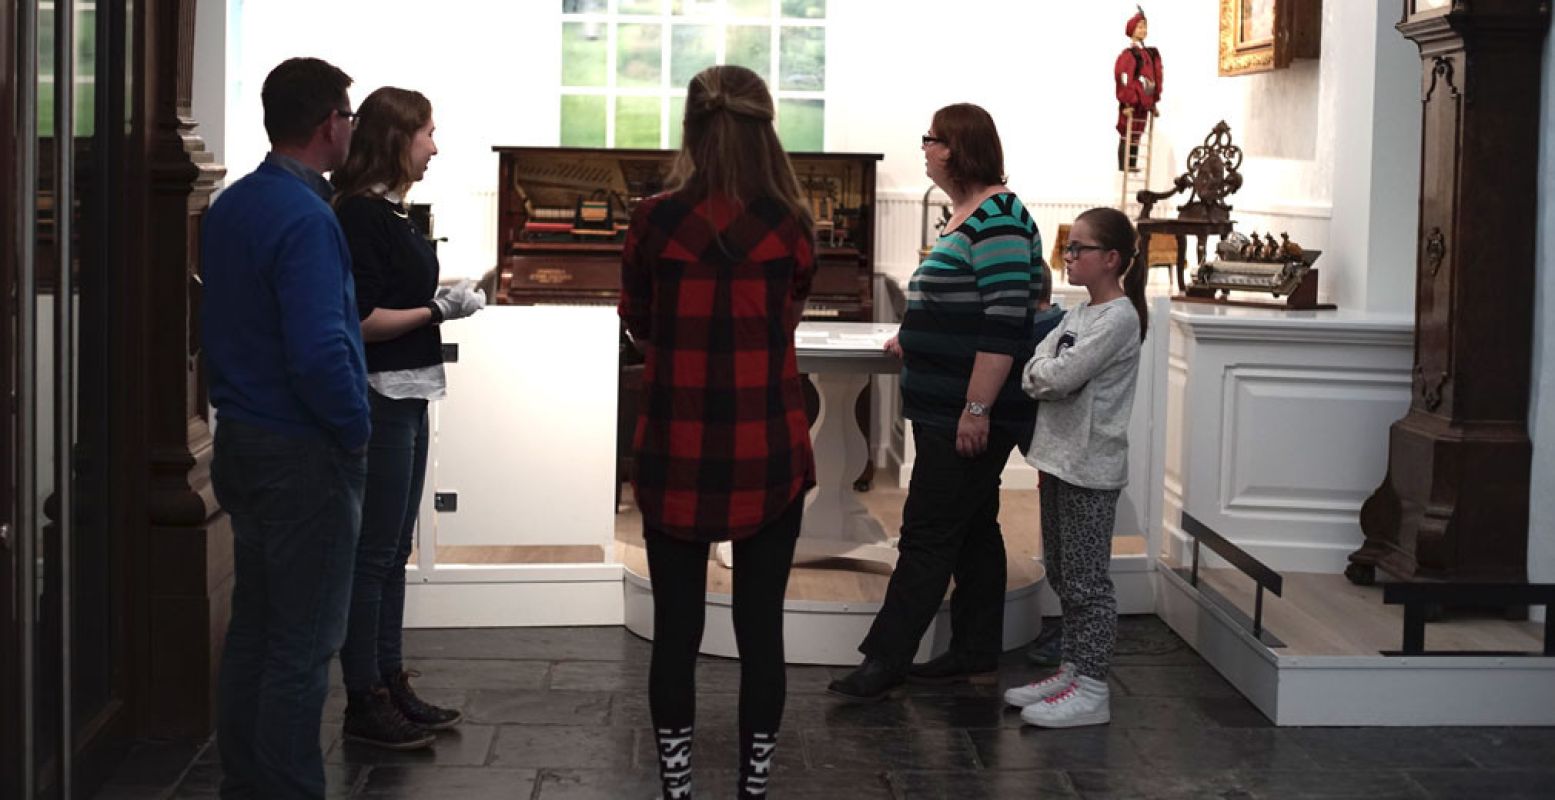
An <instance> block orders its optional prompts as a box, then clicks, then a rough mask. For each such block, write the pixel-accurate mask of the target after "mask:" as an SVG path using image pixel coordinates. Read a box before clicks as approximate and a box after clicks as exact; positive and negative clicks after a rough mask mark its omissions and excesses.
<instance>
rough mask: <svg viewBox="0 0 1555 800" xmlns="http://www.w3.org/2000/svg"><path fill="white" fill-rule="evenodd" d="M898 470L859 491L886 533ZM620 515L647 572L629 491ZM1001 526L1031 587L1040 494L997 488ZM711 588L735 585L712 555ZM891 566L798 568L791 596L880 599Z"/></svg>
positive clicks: (1022, 580)
mask: <svg viewBox="0 0 1555 800" xmlns="http://www.w3.org/2000/svg"><path fill="white" fill-rule="evenodd" d="M896 483H897V479H896V474H895V472H894V470H893V471H887V470H881V471H879V472H877V473H876V474H875V484H874V487H873V488H872V489H870V491H868V492H863V493H861V494H860V495H859V497H860V499H861V500H862V501H863V503H864V506H865V507H866V508H868V509H869V512H870V514H871V515H872V516H874V517H875V519H878V520H880V524H881V526H882V527H884V528H885V530H886V532H887V533H890V534H892V535H895V534H896V533H897V532H898V531H900V529H901V526H902V504H903V502H905V501H906V499H907V490H906V489H900V488H897V486H896ZM621 499H622V507H623V510H622V511H621V513H619V514H617V515H616V554H617V557H618V558H620V560H621V563H622V564H624V565H626V568H627V569H629V570H631V571H632V572H633V573H636V574H638V575H647V574H648V563H647V555H646V553H645V552H644V550H643V541H642V515H641V514H639V513H638V512H637V509H636V508H635V507H632V506H630V503H631V492H630V491H626V492H623V493H622V498H621ZM999 527H1000V528H1001V529H1002V530H1003V532H1004V546H1005V552H1006V554H1007V555H1008V558H1009V573H1008V580H1007V582H1006V586H1007V587H1008V588H1009V589H1015V588H1018V587H1023V586H1029V585H1031V583H1033V582H1034V581H1036V580H1037V579H1038V578H1039V577H1040V576H1041V574H1042V569H1041V566H1040V565H1039V564H1038V563H1037V561H1036V558H1037V557H1038V556H1039V555H1040V554H1041V552H1042V535H1041V524H1040V515H1039V505H1038V495H1037V492H1035V491H1030V490H1013V489H1005V490H1002V491H1000V492H999ZM1144 551H1145V541H1144V537H1143V536H1120V537H1116V538H1115V539H1114V540H1113V554H1114V555H1138V554H1142V553H1144ZM709 561H710V563H709V564H708V571H707V578H708V580H707V590H708V591H709V592H714V593H719V594H727V593H729V592H730V591H731V590H732V588H733V583H732V580H731V578H732V576H731V574H730V571H729V570H727V569H724V568H723V567H721V566H719V565H718V564H717V563H716V562H714V561H712V559H709ZM890 578H891V573H890V570H889V569H888V568H886V567H885V566H883V565H879V564H866V563H859V562H843V561H838V562H835V563H833V564H815V565H806V566H799V567H795V568H794V570H793V572H792V573H791V574H790V575H789V580H788V594H787V598H788V599H789V600H825V601H834V602H870V603H878V602H880V601H881V600H882V599H884V598H885V589H886V584H887V583H888V582H889V581H890Z"/></svg>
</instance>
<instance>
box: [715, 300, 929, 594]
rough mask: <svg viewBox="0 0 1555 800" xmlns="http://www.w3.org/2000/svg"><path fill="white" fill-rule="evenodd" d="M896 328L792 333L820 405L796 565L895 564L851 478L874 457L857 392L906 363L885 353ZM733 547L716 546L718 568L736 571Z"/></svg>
mask: <svg viewBox="0 0 1555 800" xmlns="http://www.w3.org/2000/svg"><path fill="white" fill-rule="evenodd" d="M896 328H897V326H896V325H895V324H894V323H870V322H803V323H800V325H799V329H798V331H797V332H796V333H795V335H794V343H795V349H796V350H797V352H798V355H799V371H800V372H802V373H807V374H809V376H810V380H811V382H812V383H813V384H814V386H815V391H816V394H817V395H818V397H819V399H820V411H819V413H818V414H817V416H816V419H815V423H814V424H813V425H811V426H810V436H811V440H812V441H813V442H814V448H815V490H814V491H812V492H811V493H810V496H809V497H807V498H806V499H805V510H804V521H803V523H802V524H801V526H800V529H799V543H798V545H797V546H796V547H795V549H794V563H795V564H806V563H813V562H816V561H825V560H828V559H834V558H845V559H853V560H859V561H875V562H879V563H881V564H886V565H888V566H892V567H894V566H896V545H895V542H894V540H893V538H892V537H891V536H889V535H887V533H886V532H885V529H884V528H882V527H881V526H880V522H879V520H876V519H875V518H874V517H873V516H871V515H870V513H869V509H867V508H865V507H864V504H863V503H861V502H859V499H858V497H856V496H855V495H854V492H853V478H854V477H855V476H857V475H858V474H859V472H860V471H861V470H862V469H863V468H864V462H865V461H866V460H867V459H868V457H869V442H868V441H867V440H866V439H865V438H864V433H863V432H862V431H860V430H859V429H858V425H857V423H856V422H855V421H854V418H853V406H854V403H855V402H856V401H857V400H858V396H859V393H861V392H863V391H864V389H865V387H867V386H868V385H869V378H870V376H871V375H876V374H895V373H897V372H898V371H900V370H901V361H900V360H899V359H897V357H896V356H893V355H891V354H889V353H886V352H885V349H884V347H885V342H886V340H887V339H889V338H890V337H892V336H894V335H896ZM732 550H733V548H732V547H731V546H730V545H729V543H727V542H724V543H722V544H720V545H718V563H719V564H722V565H723V566H725V567H728V566H731V565H733V563H734V561H733V553H732Z"/></svg>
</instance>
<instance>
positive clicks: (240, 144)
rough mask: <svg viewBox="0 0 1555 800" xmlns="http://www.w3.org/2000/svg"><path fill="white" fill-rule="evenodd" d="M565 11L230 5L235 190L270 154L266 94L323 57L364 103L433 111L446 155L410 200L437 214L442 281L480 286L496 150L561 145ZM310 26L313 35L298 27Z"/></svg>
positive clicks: (489, 250) (555, 6) (295, 0)
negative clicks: (278, 78) (466, 279)
mask: <svg viewBox="0 0 1555 800" xmlns="http://www.w3.org/2000/svg"><path fill="white" fill-rule="evenodd" d="M560 8H561V4H560V3H557V2H541V1H540V0H525V2H518V3H491V2H481V1H480V0H445V2H443V3H439V4H435V5H434V4H430V3H425V2H421V0H370V2H369V0H357V2H343V1H342V0H331V2H319V0H233V8H232V10H231V14H232V25H231V32H232V37H233V41H232V42H231V43H230V44H229V47H230V48H231V49H232V50H234V51H235V52H236V57H235V60H234V64H233V71H232V77H231V80H229V83H228V88H229V98H230V99H229V121H230V126H229V130H228V135H227V156H228V159H229V161H228V165H227V167H228V171H229V176H230V177H229V179H232V180H235V179H237V178H238V177H241V176H242V175H245V174H247V173H248V172H250V171H252V170H253V168H254V167H255V166H257V165H258V163H259V161H260V159H262V158H263V157H264V154H265V152H266V151H267V150H268V149H269V143H268V142H267V141H266V139H265V132H264V114H263V109H262V108H261V106H260V99H259V92H260V89H261V87H262V86H263V84H264V79H265V75H267V74H268V73H269V71H270V70H271V69H272V68H274V67H275V65H276V64H279V63H280V62H281V61H284V60H285V59H287V58H291V57H293V56H316V57H319V58H323V59H325V60H326V61H329V62H330V63H332V64H334V65H335V66H338V67H340V68H341V69H343V70H345V72H346V74H348V75H350V76H351V77H352V78H353V79H354V84H353V85H352V87H351V99H352V101H353V103H354V104H360V103H361V102H362V100H363V99H364V98H366V97H367V95H368V94H369V93H371V92H372V90H374V89H376V88H378V87H380V86H386V85H393V86H400V87H403V88H408V89H415V90H417V91H420V92H423V93H424V94H426V95H427V97H428V98H430V99H431V101H432V108H433V119H434V120H435V122H436V123H437V143H438V149H439V151H440V152H439V154H438V156H437V157H436V158H434V159H433V160H432V164H431V167H430V168H429V169H428V171H427V176H426V178H425V180H423V181H422V182H421V183H420V184H419V185H418V186H417V187H416V188H415V190H414V191H413V192H412V195H411V198H410V199H411V200H412V201H414V202H428V203H432V204H433V213H434V214H435V215H436V217H437V223H436V226H437V234H438V235H439V236H447V237H448V241H447V242H445V243H443V244H442V245H440V246H439V251H438V252H439V255H440V256H441V258H442V264H443V273H444V275H445V277H446V276H461V275H462V276H479V275H480V274H482V273H483V272H485V271H486V270H487V269H489V268H490V267H491V266H492V265H493V264H494V263H495V251H496V241H495V238H493V237H494V236H495V228H494V227H493V221H494V214H495V209H494V208H491V209H488V208H487V207H486V206H485V205H483V204H481V203H479V202H477V200H478V196H477V194H476V192H477V191H478V190H479V189H483V188H484V189H486V190H492V189H495V186H496V173H497V159H496V156H495V155H494V154H493V153H492V152H491V148H492V145H499V144H500V145H554V144H556V143H557V124H558V122H557V114H558V104H557V100H556V97H557V94H556V87H557V86H558V85H559V84H560V82H561V42H560V35H559V32H560V27H559V26H560V22H559V14H560ZM301 19H306V20H308V23H307V24H306V25H300V24H298V20H301Z"/></svg>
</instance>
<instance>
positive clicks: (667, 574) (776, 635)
mask: <svg viewBox="0 0 1555 800" xmlns="http://www.w3.org/2000/svg"><path fill="white" fill-rule="evenodd" d="M803 513H804V496H803V495H801V496H799V497H797V498H795V499H794V502H793V503H792V504H791V505H790V506H789V507H788V510H786V511H784V512H783V514H782V515H781V516H779V517H778V518H777V519H775V520H773V521H772V522H771V523H769V524H768V525H767V526H766V527H765V528H762V529H761V531H759V532H758V533H756V534H755V535H754V536H751V537H750V538H748V539H742V540H740V541H738V542H735V543H734V639H735V644H736V645H737V646H738V647H739V650H740V732H741V733H742V734H749V733H776V732H777V730H778V724H779V723H780V722H781V721H782V719H783V701H784V698H785V695H786V692H787V688H788V683H787V677H786V674H785V671H784V666H783V594H784V592H786V591H787V590H788V572H789V568H790V566H792V564H793V561H794V543H795V542H796V541H797V540H798V538H799V522H800V519H801V518H802V515H803ZM643 539H644V540H645V541H646V542H647V545H648V571H649V574H650V575H651V577H652V578H653V657H652V661H651V662H650V665H649V668H648V710H649V713H650V714H651V715H652V716H653V727H654V728H657V729H681V728H689V727H691V726H692V722H693V721H694V720H695V718H696V662H697V650H698V649H700V647H701V644H702V626H703V619H704V614H703V612H704V609H705V605H704V604H705V602H706V595H707V554H708V548H709V545H708V544H707V543H706V542H687V541H685V540H682V539H674V538H671V537H669V536H666V535H665V534H663V533H661V532H659V531H656V530H653V529H651V528H645V529H644V531H643ZM720 569H721V567H720Z"/></svg>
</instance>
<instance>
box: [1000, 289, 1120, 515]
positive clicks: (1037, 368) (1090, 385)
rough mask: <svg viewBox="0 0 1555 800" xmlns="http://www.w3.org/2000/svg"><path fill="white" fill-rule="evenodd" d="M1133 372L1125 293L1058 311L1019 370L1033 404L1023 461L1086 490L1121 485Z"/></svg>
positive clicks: (1113, 487) (1114, 487) (1115, 487)
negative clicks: (1062, 312)
mask: <svg viewBox="0 0 1555 800" xmlns="http://www.w3.org/2000/svg"><path fill="white" fill-rule="evenodd" d="M1138 375H1139V314H1138V313H1137V312H1135V311H1134V305H1133V303H1131V302H1129V299H1128V298H1127V297H1120V298H1118V299H1116V300H1110V301H1108V302H1105V303H1102V304H1101V305H1097V306H1093V305H1091V304H1089V303H1082V304H1080V305H1078V306H1076V307H1075V308H1074V309H1072V310H1071V311H1070V312H1069V313H1068V314H1066V315H1064V319H1063V321H1062V322H1060V323H1059V324H1058V327H1056V328H1054V329H1053V330H1052V332H1050V333H1049V334H1048V335H1047V336H1046V337H1044V338H1043V339H1042V342H1041V344H1038V345H1037V352H1036V354H1035V355H1033V356H1032V357H1031V360H1030V361H1028V362H1026V367H1025V369H1024V370H1022V372H1021V388H1022V389H1024V390H1025V391H1026V394H1029V395H1031V396H1032V397H1035V398H1037V400H1039V401H1041V402H1040V403H1038V405H1037V425H1036V433H1035V435H1034V436H1033V437H1032V441H1031V453H1030V454H1029V455H1028V456H1027V457H1026V462H1027V463H1029V464H1031V465H1032V466H1033V467H1036V468H1037V469H1039V470H1041V471H1043V472H1046V473H1049V474H1051V475H1054V476H1057V477H1058V478H1060V479H1062V480H1063V481H1065V482H1066V483H1071V484H1074V485H1075V486H1081V487H1084V488H1087V489H1121V488H1123V487H1124V486H1125V485H1126V484H1127V483H1128V422H1129V417H1130V415H1131V414H1132V413H1133V409H1134V382H1135V378H1137V377H1138Z"/></svg>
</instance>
